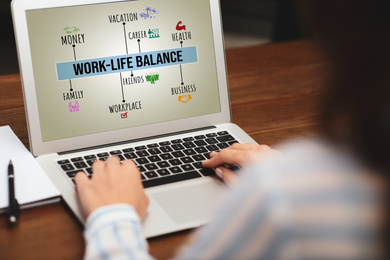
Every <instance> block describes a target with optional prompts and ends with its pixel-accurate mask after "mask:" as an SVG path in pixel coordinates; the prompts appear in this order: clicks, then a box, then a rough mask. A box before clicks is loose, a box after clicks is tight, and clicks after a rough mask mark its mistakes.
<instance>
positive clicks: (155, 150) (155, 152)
mask: <svg viewBox="0 0 390 260" xmlns="http://www.w3.org/2000/svg"><path fill="white" fill-rule="evenodd" d="M148 152H149V153H150V154H152V155H156V154H160V153H161V151H160V150H159V149H158V148H151V149H149V150H148Z"/></svg>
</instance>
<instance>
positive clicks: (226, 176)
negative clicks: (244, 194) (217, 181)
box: [215, 166, 238, 186]
mask: <svg viewBox="0 0 390 260" xmlns="http://www.w3.org/2000/svg"><path fill="white" fill-rule="evenodd" d="M215 173H216V174H217V175H218V177H219V178H221V179H222V180H223V181H224V182H225V183H226V184H227V185H228V186H232V185H233V184H234V183H235V182H236V181H237V178H238V176H237V173H235V172H234V171H232V170H230V169H228V168H226V167H223V166H221V167H218V168H216V169H215Z"/></svg>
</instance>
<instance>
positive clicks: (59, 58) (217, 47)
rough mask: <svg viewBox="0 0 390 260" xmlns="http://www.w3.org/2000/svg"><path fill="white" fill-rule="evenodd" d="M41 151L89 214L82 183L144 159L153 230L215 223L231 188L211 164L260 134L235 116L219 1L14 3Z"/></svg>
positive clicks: (32, 133) (34, 135)
mask: <svg viewBox="0 0 390 260" xmlns="http://www.w3.org/2000/svg"><path fill="white" fill-rule="evenodd" d="M12 12H13V19H14V27H15V34H16V41H17V47H18V55H19V64H20V71H21V77H22V82H23V93H24V100H25V107H26V115H27V125H28V131H29V140H30V147H31V151H32V153H33V154H34V156H36V158H37V160H38V162H39V163H40V165H41V166H42V168H43V169H44V171H45V172H46V174H47V175H48V176H49V177H50V179H51V180H52V181H53V183H54V184H55V185H56V186H57V188H58V189H59V191H60V192H61V195H62V197H63V199H64V200H65V202H66V203H67V204H68V205H69V207H70V209H71V210H72V211H73V212H74V214H75V215H76V216H77V218H78V219H79V220H80V221H81V222H83V221H84V216H83V215H82V212H81V210H80V207H79V204H78V201H77V198H76V193H75V184H74V180H73V178H74V175H75V173H76V172H77V171H80V170H82V171H85V172H86V173H87V174H89V175H93V173H92V170H91V165H92V163H93V161H95V160H105V158H107V157H108V156H110V155H116V156H118V157H119V158H120V159H121V160H124V159H133V160H134V161H135V162H136V163H137V165H138V167H139V168H140V170H141V173H142V178H143V185H144V187H145V188H146V192H147V194H148V195H149V197H150V201H151V203H150V208H149V210H148V213H147V216H146V219H145V220H144V234H145V236H146V237H152V236H157V235H162V234H166V233H170V232H173V231H178V230H183V229H188V228H193V227H197V226H199V225H202V224H204V223H207V221H208V219H209V215H210V212H212V208H213V207H214V206H215V203H216V200H217V198H218V197H219V196H220V194H221V193H222V192H223V190H224V185H223V184H222V183H221V182H219V181H218V180H217V178H216V177H215V176H214V172H213V171H212V170H208V169H203V168H202V166H201V162H202V160H204V159H206V158H207V157H208V155H209V154H210V152H212V151H218V150H220V149H223V148H224V147H228V146H230V145H231V144H233V143H234V142H240V143H247V142H253V143H255V141H254V140H253V139H252V138H250V137H249V136H248V135H247V134H246V133H245V132H244V131H243V130H241V129H240V128H239V127H238V126H236V125H234V124H232V123H231V114H230V103H229V93H228V86H227V77H226V66H225V56H224V45H223V36H222V25H221V16H220V5H219V1H218V0H197V1H193V0H164V1H162V0H140V1H118V0H51V1H46V0H34V1H31V0H13V2H12Z"/></svg>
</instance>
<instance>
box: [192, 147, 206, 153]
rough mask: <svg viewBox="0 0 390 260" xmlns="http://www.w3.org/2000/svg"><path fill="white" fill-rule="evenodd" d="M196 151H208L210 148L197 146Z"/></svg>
mask: <svg viewBox="0 0 390 260" xmlns="http://www.w3.org/2000/svg"><path fill="white" fill-rule="evenodd" d="M195 151H197V152H198V153H207V152H208V151H209V150H207V149H206V148H204V147H197V148H195Z"/></svg>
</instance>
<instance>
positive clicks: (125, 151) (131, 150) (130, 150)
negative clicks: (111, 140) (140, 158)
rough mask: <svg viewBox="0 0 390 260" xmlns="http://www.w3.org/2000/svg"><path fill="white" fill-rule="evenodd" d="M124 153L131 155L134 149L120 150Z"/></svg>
mask: <svg viewBox="0 0 390 260" xmlns="http://www.w3.org/2000/svg"><path fill="white" fill-rule="evenodd" d="M122 151H123V152H124V153H131V152H134V151H135V150H134V148H126V149H123V150H122Z"/></svg>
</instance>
